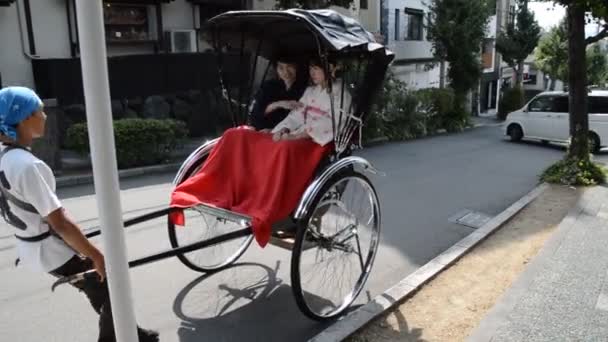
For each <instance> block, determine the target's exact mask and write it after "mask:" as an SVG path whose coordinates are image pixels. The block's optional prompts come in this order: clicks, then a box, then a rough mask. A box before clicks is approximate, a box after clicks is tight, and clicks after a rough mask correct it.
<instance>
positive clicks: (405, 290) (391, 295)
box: [309, 183, 548, 342]
mask: <svg viewBox="0 0 608 342" xmlns="http://www.w3.org/2000/svg"><path fill="white" fill-rule="evenodd" d="M547 188H548V185H547V184H545V183H543V184H540V185H539V186H537V187H536V188H534V189H533V190H532V191H530V192H529V193H528V194H526V195H525V196H523V197H522V198H521V199H519V200H518V201H517V202H515V203H513V204H512V205H511V206H509V207H508V208H507V209H505V210H504V211H503V212H502V213H500V214H498V215H497V216H495V217H494V218H492V219H491V220H490V221H488V222H487V223H486V224H484V225H483V226H482V227H480V228H479V229H477V230H475V231H474V232H473V233H471V234H469V235H468V236H466V237H464V238H463V239H462V240H460V241H458V242H456V243H455V244H454V245H453V246H452V247H450V248H449V249H447V250H446V251H445V252H443V253H441V254H440V255H438V256H437V257H435V258H434V259H432V260H431V261H429V262H428V263H426V264H425V265H423V266H422V267H420V268H419V269H418V270H416V271H415V272H414V273H412V274H410V275H409V276H407V277H405V278H404V279H403V280H401V281H400V282H399V283H397V284H396V285H394V286H393V287H391V288H389V289H388V290H386V291H385V292H384V293H382V294H380V295H378V296H376V297H375V298H374V299H373V300H372V301H370V302H369V303H367V304H365V305H363V306H361V307H360V308H358V309H357V310H355V311H353V312H351V313H349V314H347V315H346V316H344V317H342V318H341V319H340V320H338V321H336V322H335V323H334V324H332V325H331V326H329V327H328V328H326V329H325V330H323V331H322V332H320V333H319V334H317V335H316V336H314V337H313V338H311V339H310V340H309V341H312V342H330V341H331V342H334V341H342V340H344V339H345V338H347V337H348V336H350V335H352V334H353V333H355V332H356V331H357V330H359V329H361V328H362V327H363V326H365V325H366V324H368V323H369V322H370V321H372V320H373V319H375V318H376V317H378V316H380V315H381V314H382V313H384V312H386V311H388V310H389V309H391V308H392V307H393V306H395V305H398V304H399V303H400V302H401V301H403V300H404V299H406V298H408V297H410V296H412V295H413V294H414V293H415V292H416V291H418V290H419V289H420V288H421V287H422V286H423V285H424V284H426V283H427V282H429V281H430V280H431V279H433V278H434V277H436V276H437V275H438V274H439V273H441V272H442V271H443V270H445V269H446V268H448V267H449V266H450V265H451V264H453V263H454V262H456V261H457V260H458V259H460V258H461V257H462V256H463V255H464V254H466V253H467V252H468V251H470V250H471V249H472V248H473V247H475V246H476V245H477V244H479V243H480V242H482V241H483V240H484V239H486V238H487V237H488V236H489V235H490V234H492V233H493V232H495V231H496V230H498V229H499V228H500V227H501V226H502V225H503V224H504V223H505V222H507V221H508V220H509V219H511V218H512V217H513V216H515V215H516V214H517V213H518V212H519V211H520V210H522V209H523V208H525V207H526V206H527V205H528V204H530V202H532V201H533V200H534V199H536V198H537V197H538V196H539V195H540V194H542V193H543V192H544V191H545V190H546V189H547Z"/></svg>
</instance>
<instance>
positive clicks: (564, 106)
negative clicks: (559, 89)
mask: <svg viewBox="0 0 608 342" xmlns="http://www.w3.org/2000/svg"><path fill="white" fill-rule="evenodd" d="M569 109H570V104H569V102H568V97H567V96H558V97H555V98H553V110H552V112H555V113H568V112H569Z"/></svg>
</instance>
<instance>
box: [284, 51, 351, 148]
mask: <svg viewBox="0 0 608 342" xmlns="http://www.w3.org/2000/svg"><path fill="white" fill-rule="evenodd" d="M309 72H310V80H311V85H310V86H309V87H308V88H306V91H304V95H302V98H300V101H299V102H298V105H297V108H296V109H294V110H292V111H291V112H290V113H289V115H288V116H287V117H286V118H285V119H284V120H283V121H281V122H280V123H279V124H278V125H277V126H276V127H275V128H274V129H273V130H272V134H273V139H274V140H275V141H280V140H296V139H312V140H313V141H314V142H316V143H317V144H319V145H321V146H325V145H326V144H328V143H329V142H331V141H333V139H334V126H337V125H338V124H339V121H342V122H344V121H345V120H346V117H347V115H348V111H349V109H350V104H351V101H352V98H351V95H350V94H349V93H348V91H347V90H344V91H342V82H340V81H339V80H338V81H336V80H335V72H336V66H335V64H331V65H330V72H331V75H329V77H331V78H332V91H331V93H330V89H329V81H330V79H329V77H328V75H326V74H325V70H324V68H323V66H322V62H321V61H320V60H313V61H312V62H311V63H310V68H309ZM332 97H333V99H332ZM332 100H333V106H334V115H335V122H333V120H332V109H331V108H332ZM340 116H342V120H340V119H339V118H340ZM336 129H337V127H336Z"/></svg>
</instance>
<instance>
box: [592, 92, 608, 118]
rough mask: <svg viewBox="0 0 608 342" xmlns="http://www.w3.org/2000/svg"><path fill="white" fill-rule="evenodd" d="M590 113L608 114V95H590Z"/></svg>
mask: <svg viewBox="0 0 608 342" xmlns="http://www.w3.org/2000/svg"><path fill="white" fill-rule="evenodd" d="M589 114H608V97H603V96H589Z"/></svg>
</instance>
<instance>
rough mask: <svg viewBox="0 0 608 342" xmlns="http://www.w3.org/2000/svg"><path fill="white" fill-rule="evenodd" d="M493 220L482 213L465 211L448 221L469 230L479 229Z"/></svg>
mask: <svg viewBox="0 0 608 342" xmlns="http://www.w3.org/2000/svg"><path fill="white" fill-rule="evenodd" d="M491 219H492V217H491V216H488V215H486V214H484V213H482V212H479V211H473V210H469V209H463V210H461V211H459V212H458V213H456V214H454V215H453V216H452V217H450V218H449V219H448V221H450V222H452V223H456V224H460V225H463V226H466V227H469V228H473V229H477V228H479V227H481V226H483V225H484V224H486V222H488V221H490V220H491Z"/></svg>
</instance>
